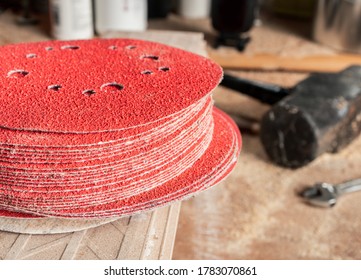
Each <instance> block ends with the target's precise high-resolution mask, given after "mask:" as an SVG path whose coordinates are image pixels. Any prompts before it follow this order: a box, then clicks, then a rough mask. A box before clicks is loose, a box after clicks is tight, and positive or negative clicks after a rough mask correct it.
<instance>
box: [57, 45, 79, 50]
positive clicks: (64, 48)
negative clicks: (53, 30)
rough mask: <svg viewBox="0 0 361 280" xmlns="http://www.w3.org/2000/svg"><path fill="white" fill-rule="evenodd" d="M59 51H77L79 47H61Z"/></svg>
mask: <svg viewBox="0 0 361 280" xmlns="http://www.w3.org/2000/svg"><path fill="white" fill-rule="evenodd" d="M61 49H62V50H77V49H79V47H78V46H71V45H67V46H62V47H61Z"/></svg>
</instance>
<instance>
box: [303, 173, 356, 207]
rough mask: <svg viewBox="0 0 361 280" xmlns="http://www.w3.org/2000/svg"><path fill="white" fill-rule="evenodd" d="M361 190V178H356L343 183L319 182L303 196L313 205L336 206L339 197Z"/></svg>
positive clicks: (304, 192)
mask: <svg viewBox="0 0 361 280" xmlns="http://www.w3.org/2000/svg"><path fill="white" fill-rule="evenodd" d="M360 190H361V179H356V180H352V181H348V182H344V183H341V184H336V185H332V184H329V183H317V184H315V185H314V186H312V187H311V188H308V189H306V190H304V191H303V192H302V194H301V195H302V196H303V197H304V198H305V199H306V201H307V202H308V203H310V204H312V205H315V206H319V207H332V206H335V204H336V202H337V199H338V198H339V197H340V196H342V195H343V194H346V193H352V192H356V191H360Z"/></svg>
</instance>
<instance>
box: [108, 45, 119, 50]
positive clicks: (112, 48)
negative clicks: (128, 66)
mask: <svg viewBox="0 0 361 280" xmlns="http://www.w3.org/2000/svg"><path fill="white" fill-rule="evenodd" d="M108 49H109V50H116V49H118V47H117V46H110V47H109V48H108Z"/></svg>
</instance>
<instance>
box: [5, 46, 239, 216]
mask: <svg viewBox="0 0 361 280" xmlns="http://www.w3.org/2000/svg"><path fill="white" fill-rule="evenodd" d="M0 58H1V68H0V88H1V89H0V95H1V99H2V110H1V112H0V120H1V121H0V127H1V129H0V164H1V168H0V209H1V210H0V214H1V215H2V216H10V217H38V216H49V217H65V218H79V217H86V218H96V217H112V216H124V215H132V214H134V213H139V212H142V211H146V210H150V209H153V208H156V207H160V206H164V205H167V204H169V203H171V202H173V201H176V200H179V199H184V198H187V197H189V196H192V195H194V194H195V193H197V192H199V191H202V190H205V189H207V188H209V187H211V186H213V185H215V184H216V183H218V182H219V181H220V180H222V179H223V178H225V177H226V176H227V174H229V172H230V171H231V170H232V169H233V168H234V166H235V164H236V161H237V158H238V154H239V151H240V148H241V138H240V134H239V131H238V129H237V127H236V125H235V124H234V123H233V121H232V120H231V119H230V118H229V117H228V116H227V115H225V114H224V113H223V112H221V111H220V110H218V109H215V108H213V101H212V97H211V92H212V90H213V89H214V88H215V87H216V86H217V85H218V83H219V82H220V80H221V78H222V75H223V74H222V70H221V68H220V67H219V66H218V65H217V64H215V63H214V62H212V61H210V60H209V59H207V58H205V57H202V56H198V55H195V54H193V53H189V52H186V51H183V50H180V49H175V48H172V47H169V46H166V45H162V44H159V43H153V42H147V41H140V40H133V39H94V40H78V41H48V42H41V43H28V44H18V45H8V46H4V47H1V52H0Z"/></svg>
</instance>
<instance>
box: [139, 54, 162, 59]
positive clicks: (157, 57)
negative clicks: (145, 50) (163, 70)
mask: <svg viewBox="0 0 361 280" xmlns="http://www.w3.org/2000/svg"><path fill="white" fill-rule="evenodd" d="M141 58H142V59H151V60H158V59H159V56H156V55H152V54H150V55H143V56H142V57H141Z"/></svg>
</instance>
